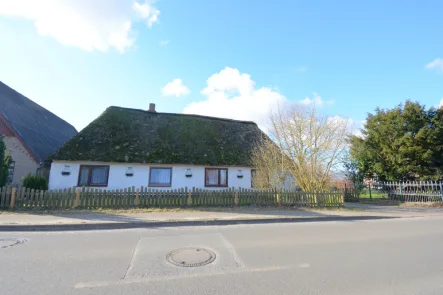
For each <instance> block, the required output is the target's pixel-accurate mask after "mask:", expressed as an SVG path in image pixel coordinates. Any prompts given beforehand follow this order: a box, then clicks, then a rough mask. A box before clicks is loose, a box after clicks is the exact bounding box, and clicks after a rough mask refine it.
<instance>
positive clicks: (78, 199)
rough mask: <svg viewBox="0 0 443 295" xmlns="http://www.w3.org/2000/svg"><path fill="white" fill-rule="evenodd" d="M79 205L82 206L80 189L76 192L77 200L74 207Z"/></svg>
mask: <svg viewBox="0 0 443 295" xmlns="http://www.w3.org/2000/svg"><path fill="white" fill-rule="evenodd" d="M78 206H80V189H77V191H76V192H75V202H74V206H72V208H77V207H78Z"/></svg>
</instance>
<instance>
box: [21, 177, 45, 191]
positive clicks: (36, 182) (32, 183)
mask: <svg viewBox="0 0 443 295" xmlns="http://www.w3.org/2000/svg"><path fill="white" fill-rule="evenodd" d="M23 186H24V187H26V188H30V189H38V190H47V189H48V181H47V180H46V178H44V177H43V176H38V175H31V174H29V175H28V176H26V177H25V179H23Z"/></svg>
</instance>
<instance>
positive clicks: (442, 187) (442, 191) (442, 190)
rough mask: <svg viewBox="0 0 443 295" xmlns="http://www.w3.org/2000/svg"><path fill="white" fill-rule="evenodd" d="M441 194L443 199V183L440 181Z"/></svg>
mask: <svg viewBox="0 0 443 295" xmlns="http://www.w3.org/2000/svg"><path fill="white" fill-rule="evenodd" d="M440 196H441V200H442V201H443V185H442V183H441V181H440Z"/></svg>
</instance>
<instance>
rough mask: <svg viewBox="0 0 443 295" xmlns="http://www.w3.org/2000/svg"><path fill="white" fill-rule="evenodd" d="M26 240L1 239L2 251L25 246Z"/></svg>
mask: <svg viewBox="0 0 443 295" xmlns="http://www.w3.org/2000/svg"><path fill="white" fill-rule="evenodd" d="M24 242H26V239H20V238H0V249H4V248H8V247H12V246H15V245H18V244H23V243H24Z"/></svg>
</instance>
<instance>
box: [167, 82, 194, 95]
mask: <svg viewBox="0 0 443 295" xmlns="http://www.w3.org/2000/svg"><path fill="white" fill-rule="evenodd" d="M190 92H191V91H190V90H189V88H188V87H186V86H185V84H183V81H182V79H174V80H172V81H171V82H169V83H168V84H166V85H165V86H164V87H163V88H162V94H163V96H176V97H180V96H182V95H187V94H189V93H190Z"/></svg>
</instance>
